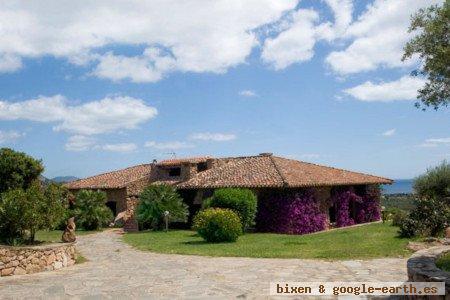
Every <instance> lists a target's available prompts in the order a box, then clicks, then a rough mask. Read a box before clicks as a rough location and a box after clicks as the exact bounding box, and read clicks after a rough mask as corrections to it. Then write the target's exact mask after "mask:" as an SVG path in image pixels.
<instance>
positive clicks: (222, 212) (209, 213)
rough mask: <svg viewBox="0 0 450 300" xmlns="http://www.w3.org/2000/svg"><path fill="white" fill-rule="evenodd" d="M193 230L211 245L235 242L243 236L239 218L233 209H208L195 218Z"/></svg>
mask: <svg viewBox="0 0 450 300" xmlns="http://www.w3.org/2000/svg"><path fill="white" fill-rule="evenodd" d="M193 229H194V230H196V231H197V232H198V234H199V235H200V236H201V237H202V238H203V239H205V240H206V241H207V242H210V243H220V242H235V241H236V240H237V238H238V237H239V236H240V235H242V224H241V220H240V218H239V216H238V215H237V214H236V213H235V212H234V211H232V210H231V209H223V208H208V209H205V210H201V211H199V212H198V214H197V215H196V216H195V217H194V226H193Z"/></svg>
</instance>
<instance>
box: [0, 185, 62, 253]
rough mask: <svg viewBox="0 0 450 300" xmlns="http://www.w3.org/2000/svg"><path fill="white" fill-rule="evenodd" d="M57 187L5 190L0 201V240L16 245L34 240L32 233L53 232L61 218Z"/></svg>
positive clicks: (33, 186) (60, 204)
mask: <svg viewBox="0 0 450 300" xmlns="http://www.w3.org/2000/svg"><path fill="white" fill-rule="evenodd" d="M56 190H57V188H55V187H53V186H49V187H47V188H46V189H45V190H43V188H42V187H41V186H40V185H39V184H38V183H35V184H33V185H32V186H31V187H29V188H28V189H27V190H25V191H24V190H22V189H16V190H9V191H7V192H5V193H4V194H3V195H2V198H1V201H0V239H1V240H2V241H3V242H6V243H8V244H13V245H14V244H19V243H22V242H24V241H25V239H27V238H28V242H29V243H33V242H34V240H35V234H36V231H38V230H41V229H53V228H54V227H55V226H57V225H58V223H59V222H60V220H61V218H62V217H63V215H64V211H65V208H64V206H63V202H62V200H61V198H60V197H59V196H60V195H59V194H58V193H57V192H56Z"/></svg>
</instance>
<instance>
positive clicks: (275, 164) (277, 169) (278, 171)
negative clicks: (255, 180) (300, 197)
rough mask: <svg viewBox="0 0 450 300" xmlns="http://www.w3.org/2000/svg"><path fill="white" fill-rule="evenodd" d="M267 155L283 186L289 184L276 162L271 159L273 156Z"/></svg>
mask: <svg viewBox="0 0 450 300" xmlns="http://www.w3.org/2000/svg"><path fill="white" fill-rule="evenodd" d="M268 157H269V158H270V161H271V162H272V164H273V166H274V167H275V171H277V173H278V175H280V177H281V181H282V182H283V186H285V187H287V186H289V183H288V182H287V180H286V177H284V175H283V174H282V173H281V170H280V168H278V165H277V163H276V162H275V160H274V159H273V158H274V157H273V155H269V156H268ZM277 157H278V156H277Z"/></svg>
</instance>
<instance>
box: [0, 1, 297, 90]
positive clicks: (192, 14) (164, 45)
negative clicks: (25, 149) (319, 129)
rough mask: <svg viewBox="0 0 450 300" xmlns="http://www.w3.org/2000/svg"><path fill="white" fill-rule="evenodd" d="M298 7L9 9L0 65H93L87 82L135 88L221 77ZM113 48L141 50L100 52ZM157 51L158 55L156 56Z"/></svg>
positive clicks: (154, 4)
mask: <svg viewBox="0 0 450 300" xmlns="http://www.w3.org/2000/svg"><path fill="white" fill-rule="evenodd" d="M296 4H297V0H279V1H272V0H246V1H238V0H218V1H197V0H187V1H166V0H147V1H133V2H128V1H117V0H116V1H109V0H108V1H107V0H98V1H87V2H86V1H81V2H80V1H69V2H61V1H56V0H54V1H50V0H47V1H39V2H31V3H26V4H25V3H23V2H20V1H10V2H8V3H4V4H3V5H2V9H1V11H0V28H1V34H0V57H1V56H4V55H11V57H17V58H18V59H20V58H37V57H42V56H45V55H49V56H54V57H56V58H63V59H67V60H68V61H69V62H70V63H73V64H76V65H90V64H89V63H91V64H92V65H93V66H94V70H93V71H92V74H94V75H96V76H100V77H102V78H109V79H113V80H121V79H130V80H132V81H136V82H153V81H157V80H158V79H160V78H162V77H164V75H166V74H168V73H169V72H174V71H180V72H214V73H221V72H225V71H226V70H227V69H228V68H230V67H233V66H236V65H238V64H241V63H244V62H245V60H246V58H247V56H248V55H249V54H250V53H251V51H252V49H253V48H254V47H255V46H257V45H258V41H257V38H256V33H255V32H254V30H255V29H257V28H259V27H260V26H262V25H264V24H268V23H272V22H275V21H276V20H277V19H279V18H280V17H281V16H282V15H283V13H285V12H286V11H287V10H291V9H293V8H295V6H296ZM117 45H125V46H137V45H139V46H143V47H144V48H145V49H146V50H145V51H144V52H143V53H141V54H138V55H135V56H128V57H125V56H121V55H120V53H107V54H105V55H103V56H102V50H103V49H106V47H114V46H117ZM155 47H158V48H160V49H162V50H163V52H161V53H155V49H156V48H155ZM156 52H157V51H156ZM97 63H98V65H97V66H96V64H97ZM8 68H9V70H14V69H17V68H18V65H17V64H16V66H13V67H11V66H9V67H8ZM8 68H4V70H3V71H5V70H7V69H8ZM128 68H129V69H128ZM0 71H1V70H0Z"/></svg>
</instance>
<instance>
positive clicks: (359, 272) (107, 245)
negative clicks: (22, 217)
mask: <svg viewBox="0 0 450 300" xmlns="http://www.w3.org/2000/svg"><path fill="white" fill-rule="evenodd" d="M355 242H357V241H355ZM77 247H78V249H79V251H80V252H81V253H82V254H83V256H84V257H86V258H87V259H88V260H89V261H88V262H86V263H83V264H79V265H75V266H73V267H69V268H65V269H61V270H58V271H53V272H44V273H37V274H32V275H23V276H13V277H2V278H0V299H25V298H26V299H30V298H42V299H52V298H53V299H60V298H78V299H80V298H81V299H88V298H89V299H97V298H114V299H120V298H129V299H130V298H131V299H133V298H158V299H159V298H167V299H173V298H210V297H216V298H231V297H233V298H235V297H241V298H267V297H268V292H269V282H270V281H281V280H285V281H405V280H406V279H407V275H406V259H400V258H390V259H374V260H363V261H362V260H351V261H334V262H327V261H322V260H304V259H257V258H225V257H224V258H221V257H201V256H186V255H168V254H155V253H150V252H142V251H138V250H135V249H133V248H131V247H130V246H128V245H126V244H125V243H123V242H122V240H121V236H120V234H119V233H118V232H117V230H116V231H114V230H107V231H104V232H101V233H97V234H92V235H86V236H80V237H79V241H78V245H77ZM322 299H323V298H322Z"/></svg>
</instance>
